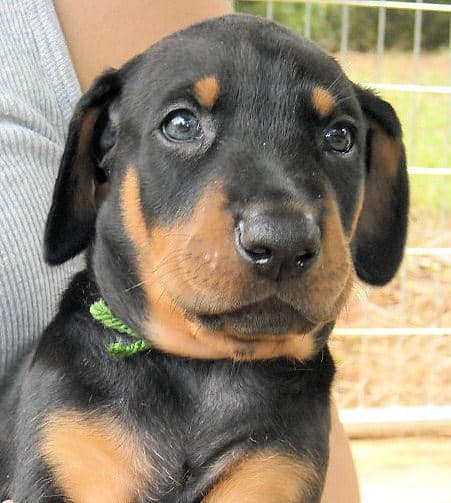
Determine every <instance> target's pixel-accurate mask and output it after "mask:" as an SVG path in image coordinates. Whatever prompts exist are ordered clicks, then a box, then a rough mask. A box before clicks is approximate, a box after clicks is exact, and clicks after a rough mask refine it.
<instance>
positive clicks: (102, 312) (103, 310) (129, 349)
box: [89, 299, 152, 357]
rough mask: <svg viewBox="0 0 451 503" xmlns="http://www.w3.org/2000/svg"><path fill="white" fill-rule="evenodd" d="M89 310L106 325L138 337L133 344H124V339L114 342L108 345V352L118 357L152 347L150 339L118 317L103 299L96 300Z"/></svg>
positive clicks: (135, 337)
mask: <svg viewBox="0 0 451 503" xmlns="http://www.w3.org/2000/svg"><path fill="white" fill-rule="evenodd" d="M89 312H90V313H91V316H92V317H93V318H94V319H95V320H96V321H99V322H100V323H101V324H102V325H103V326H104V327H106V328H110V329H112V330H116V332H120V333H121V334H125V335H129V336H130V337H133V338H134V339H136V341H135V342H132V343H131V344H124V343H123V342H122V341H117V342H112V343H110V344H108V346H107V350H108V353H110V354H112V355H114V356H117V357H127V356H133V355H136V354H138V353H142V352H143V351H147V350H148V349H150V348H151V347H152V346H151V344H150V342H149V341H147V340H145V339H143V338H142V337H141V336H140V335H138V334H137V333H136V332H135V331H134V330H132V329H131V328H130V327H129V326H127V325H126V324H125V323H124V322H123V321H122V320H120V319H119V318H116V316H114V314H113V311H111V309H110V308H109V307H108V306H107V304H106V302H105V301H104V300H103V299H100V300H98V301H97V302H94V304H92V305H91V307H90V308H89Z"/></svg>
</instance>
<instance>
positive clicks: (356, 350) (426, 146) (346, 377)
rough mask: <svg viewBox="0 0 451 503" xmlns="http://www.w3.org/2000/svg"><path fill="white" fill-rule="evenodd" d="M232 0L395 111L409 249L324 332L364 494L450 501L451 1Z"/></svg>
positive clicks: (413, 501) (366, 500)
mask: <svg viewBox="0 0 451 503" xmlns="http://www.w3.org/2000/svg"><path fill="white" fill-rule="evenodd" d="M234 4H235V9H236V10H237V11H239V12H247V13H252V14H256V15H259V16H263V17H267V18H269V19H273V20H275V21H278V22H280V23H282V24H284V25H286V26H288V27H289V28H291V29H292V30H294V31H296V32H298V33H299V34H302V35H305V36H307V37H309V38H311V39H312V40H314V41H315V42H317V43H318V44H319V45H320V46H321V47H322V48H323V49H325V50H327V51H328V52H330V53H332V54H333V55H334V57H335V58H336V59H337V60H338V61H339V62H340V64H341V65H342V67H343V68H344V70H345V71H346V72H347V74H348V76H349V77H350V78H351V79H352V80H354V81H355V82H359V83H361V84H364V85H366V86H368V87H371V88H373V89H374V90H376V91H377V92H378V93H379V94H380V95H381V96H382V97H384V98H385V99H387V100H388V101H389V102H390V103H391V104H392V105H393V106H394V108H395V109H396V111H397V112H398V114H399V116H400V119H401V122H402V125H403V129H404V140H405V144H406V148H407V158H408V164H409V173H410V181H411V199H412V201H411V204H412V206H411V216H410V229H409V238H408V248H407V251H406V256H405V260H404V263H403V266H402V268H401V270H400V271H399V273H398V275H397V277H396V278H395V280H394V281H392V282H391V283H390V284H389V285H388V286H386V287H384V288H369V287H368V286H365V285H363V284H361V285H358V286H357V287H356V288H355V291H354V295H353V298H352V299H351V301H350V302H349V306H348V308H347V309H346V310H345V312H344V313H343V315H342V317H341V320H340V322H339V324H338V327H337V329H336V331H335V335H334V337H333V338H332V341H331V348H332V351H333V353H334V355H335V358H336V360H337V362H338V375H337V379H336V384H335V399H336V401H337V403H338V405H339V407H340V413H341V417H342V420H343V421H344V424H345V427H346V429H347V431H348V434H349V436H350V437H351V443H352V449H353V453H354V456H355V459H356V463H357V470H358V472H359V478H360V484H361V490H362V501H363V503H375V502H378V503H380V502H381V501H384V502H387V503H391V502H395V501H396V502H398V501H399V500H400V499H401V498H404V499H406V500H407V501H409V503H417V502H420V501H421V502H422V503H423V502H424V501H431V502H434V503H451V344H450V342H451V337H450V336H451V211H450V210H451V141H450V140H451V3H450V2H445V1H432V2H429V3H426V2H422V1H418V0H417V1H401V2H400V1H382V0H380V1H366V0H349V1H347V0H342V1H341V0H329V1H323V0H312V1H303V0H290V1H254V0H252V1H235V2H234ZM337 503H345V502H337Z"/></svg>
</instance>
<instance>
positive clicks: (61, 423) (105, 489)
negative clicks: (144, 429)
mask: <svg viewBox="0 0 451 503" xmlns="http://www.w3.org/2000/svg"><path fill="white" fill-rule="evenodd" d="M40 448H41V453H42V455H43V456H44V459H45V461H46V462H47V463H48V464H49V466H50V468H51V471H52V473H53V476H54V479H55V482H56V485H57V487H58V488H59V489H60V490H62V492H63V494H64V495H65V496H66V497H67V498H69V499H70V501H71V502H73V503H133V502H135V501H137V497H138V495H139V494H140V493H142V492H143V491H144V490H145V489H146V487H148V484H149V482H150V481H151V480H152V478H153V475H154V474H153V472H154V469H153V467H152V465H151V463H150V461H149V460H148V459H147V458H146V456H145V453H144V451H143V448H142V446H141V445H140V443H139V441H138V439H137V438H135V437H134V436H133V435H132V434H131V432H130V431H128V430H126V429H125V428H124V427H123V426H122V425H120V424H119V423H118V422H117V421H116V420H115V419H113V418H110V417H107V416H102V417H99V416H96V417H95V416H91V415H88V414H82V413H80V412H78V411H69V410H65V411H63V412H56V413H53V414H52V415H50V416H49V417H48V418H47V420H46V421H45V423H44V426H43V429H42V432H41V445H40Z"/></svg>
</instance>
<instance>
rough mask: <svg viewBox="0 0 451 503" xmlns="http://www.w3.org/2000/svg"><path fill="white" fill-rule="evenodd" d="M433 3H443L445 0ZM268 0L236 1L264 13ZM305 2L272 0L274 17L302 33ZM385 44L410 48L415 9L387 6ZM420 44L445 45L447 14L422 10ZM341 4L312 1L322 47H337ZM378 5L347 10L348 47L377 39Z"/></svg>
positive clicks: (240, 7)
mask: <svg viewBox="0 0 451 503" xmlns="http://www.w3.org/2000/svg"><path fill="white" fill-rule="evenodd" d="M433 3H441V4H446V3H447V0H436V1H435V2H433ZM267 4H268V2H265V1H262V2H253V1H242V0H241V1H236V2H235V8H236V10H237V12H247V13H249V14H254V15H257V16H262V17H266V16H267V13H268V10H267V9H268V7H267ZM305 11H306V5H305V3H292V2H283V1H282V2H273V19H274V20H275V21H278V22H280V23H282V24H284V25H285V26H287V27H288V28H290V29H292V30H294V31H296V32H298V33H301V34H303V33H305ZM386 12H387V14H386V16H387V17H386V32H385V48H386V49H401V50H411V49H412V46H413V31H414V23H415V13H414V12H413V11H407V10H396V9H387V10H386ZM422 16H423V23H422V48H423V49H426V50H433V49H437V48H440V47H445V46H447V45H448V37H449V14H447V13H441V12H424V13H423V14H422ZM341 18H342V8H341V7H340V6H336V5H324V4H312V18H311V19H312V25H311V37H312V39H313V40H315V41H316V42H318V43H319V44H320V45H321V46H322V47H323V48H324V49H326V50H329V51H332V52H335V51H338V50H339V49H340V40H341ZM377 25H378V9H374V8H363V7H351V8H350V10H349V27H350V30H349V48H350V49H351V50H357V51H373V50H374V49H375V47H376V43H377Z"/></svg>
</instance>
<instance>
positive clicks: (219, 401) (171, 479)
mask: <svg viewBox="0 0 451 503" xmlns="http://www.w3.org/2000/svg"><path fill="white" fill-rule="evenodd" d="M282 382H283V380H282ZM280 388H281V386H280V382H279V383H278V380H277V379H276V380H275V382H273V380H272V379H269V378H267V377H266V376H265V377H261V376H258V375H255V374H254V373H252V372H244V373H243V372H239V371H237V370H236V369H234V368H232V367H231V368H221V367H220V366H219V368H213V370H212V369H210V371H209V372H203V371H202V372H188V373H187V372H186V371H182V372H178V371H176V372H175V374H174V375H168V374H163V375H160V376H159V377H157V378H155V379H153V378H151V379H150V380H149V382H148V383H146V384H142V381H141V384H140V385H139V386H138V387H137V388H136V389H135V388H134V386H133V385H132V384H131V385H130V388H129V396H128V398H127V399H124V400H122V401H121V403H120V406H119V405H118V402H117V396H116V399H115V400H114V401H113V399H112V400H111V401H110V404H109V405H108V407H105V405H107V404H103V405H104V406H103V407H102V410H104V411H105V410H106V411H108V412H106V413H102V414H100V413H99V409H98V408H97V407H95V409H96V410H95V411H93V410H91V412H88V413H87V414H86V413H80V414H78V413H74V411H69V412H66V413H62V414H57V415H55V416H53V417H51V418H50V420H48V421H47V426H46V429H45V431H44V444H43V452H44V454H45V457H46V459H47V461H48V463H49V464H50V465H51V466H52V467H53V474H54V477H55V481H56V485H57V486H58V487H59V488H60V489H62V491H63V493H64V494H65V495H67V496H68V497H69V498H70V499H71V501H74V502H76V503H78V502H80V503H81V502H83V503H85V502H91V501H95V502H96V503H103V502H105V503H107V502H108V503H111V502H113V503H126V502H133V503H141V502H148V501H160V502H161V503H173V502H174V503H175V502H177V503H184V502H186V503H196V502H200V501H201V500H202V497H203V496H204V495H205V494H207V493H208V492H209V490H210V489H211V487H213V486H214V485H215V484H216V483H217V481H218V480H220V479H221V478H222V477H223V476H224V474H226V473H227V472H228V471H229V470H230V469H231V468H232V467H233V466H234V465H236V464H239V463H240V460H242V459H244V458H245V456H246V455H247V454H248V453H251V452H263V451H265V449H266V450H267V449H268V448H270V449H272V448H274V446H278V447H277V449H279V447H280V446H281V445H283V444H284V443H285V444H286V445H291V447H295V445H294V444H295V443H296V440H295V439H293V438H291V437H292V430H293V428H292V425H293V423H296V424H297V425H299V424H300V423H301V422H302V408H303V407H305V403H303V402H304V399H303V398H305V397H303V398H301V396H300V395H302V393H299V383H296V385H294V386H293V385H292V386H288V385H287V384H286V382H284V386H283V387H282V389H280ZM301 388H302V386H301ZM277 390H278V392H277ZM93 498H94V499H93Z"/></svg>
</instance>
